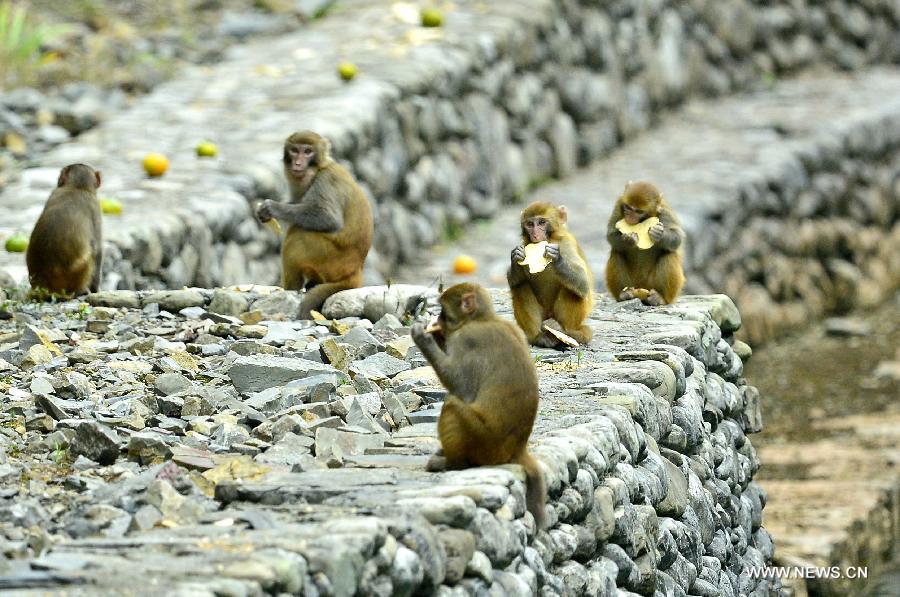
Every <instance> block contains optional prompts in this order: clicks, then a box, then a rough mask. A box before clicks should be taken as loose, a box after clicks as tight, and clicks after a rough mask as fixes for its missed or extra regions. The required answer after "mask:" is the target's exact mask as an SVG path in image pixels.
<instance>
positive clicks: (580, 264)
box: [506, 202, 594, 348]
mask: <svg viewBox="0 0 900 597" xmlns="http://www.w3.org/2000/svg"><path fill="white" fill-rule="evenodd" d="M567 218H568V213H567V212H566V208H565V206H563V205H560V206H559V207H556V206H554V205H551V204H550V203H543V202H535V203H532V204H531V205H529V206H528V207H526V208H525V210H524V211H523V212H522V217H521V225H522V244H520V245H519V246H517V247H516V248H515V249H513V251H512V255H511V263H510V266H509V271H508V272H507V274H506V278H507V280H508V281H509V288H510V290H511V291H512V303H513V313H514V314H515V317H516V321H517V322H518V324H519V326H520V327H521V328H522V330H524V332H525V336H526V337H527V338H528V341H529V342H530V343H531V344H534V345H535V346H542V347H545V348H554V347H556V346H558V345H559V344H560V340H559V339H558V338H557V337H556V336H555V335H553V334H551V333H549V332H547V331H546V330H544V329H542V326H543V325H544V321H545V320H546V319H548V318H553V319H555V320H556V322H557V323H558V324H559V326H558V327H561V328H562V329H561V331H562V332H564V333H565V334H567V335H569V336H571V337H572V338H573V339H574V340H575V341H577V342H579V343H581V344H586V343H588V342H590V340H591V336H592V332H591V328H589V327H588V326H587V325H586V324H585V323H584V320H585V319H587V316H588V314H589V313H590V312H591V308H592V307H593V305H594V275H593V273H592V272H591V269H590V268H589V267H588V265H587V261H586V260H585V257H584V252H583V251H582V250H581V247H580V246H578V241H577V240H575V237H574V236H572V234H571V233H570V232H569V231H568V230H567V229H566V220H567ZM543 241H546V242H547V243H548V244H547V245H546V248H545V253H544V256H545V257H546V258H547V259H549V261H550V263H549V264H548V265H547V266H546V268H545V269H543V271H540V272H539V273H531V270H530V269H529V267H528V266H523V265H520V262H521V261H523V260H524V259H525V252H526V249H525V245H526V244H532V243H540V242H543ZM548 327H550V326H548ZM553 327H554V329H557V326H553Z"/></svg>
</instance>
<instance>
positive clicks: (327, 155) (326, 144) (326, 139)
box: [322, 137, 331, 161]
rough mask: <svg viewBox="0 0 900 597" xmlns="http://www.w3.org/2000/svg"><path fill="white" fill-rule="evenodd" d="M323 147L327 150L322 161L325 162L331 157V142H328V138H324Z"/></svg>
mask: <svg viewBox="0 0 900 597" xmlns="http://www.w3.org/2000/svg"><path fill="white" fill-rule="evenodd" d="M322 146H323V147H324V148H325V155H324V156H323V157H322V160H323V161H325V160H327V159H328V158H330V157H331V141H329V140H328V137H322Z"/></svg>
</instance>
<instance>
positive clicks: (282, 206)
mask: <svg viewBox="0 0 900 597" xmlns="http://www.w3.org/2000/svg"><path fill="white" fill-rule="evenodd" d="M283 159H284V173H285V176H286V177H287V181H288V186H289V187H290V199H289V201H288V202H287V203H284V202H280V201H272V200H271V199H267V200H265V201H262V202H260V203H259V204H258V205H257V206H256V217H257V219H258V220H259V221H260V222H262V223H264V224H265V223H268V222H272V221H273V219H277V220H282V221H283V222H286V223H287V224H288V229H287V233H286V234H285V236H284V240H283V242H282V244H281V275H282V286H284V288H286V289H288V290H304V289H306V290H307V292H306V295H305V296H304V297H303V301H302V303H301V304H300V313H299V314H298V316H299V317H300V319H309V318H310V314H311V312H312V311H313V310H319V309H320V308H321V307H322V303H324V302H325V299H327V298H328V297H329V296H331V295H332V294H334V293H336V292H339V291H341V290H347V289H349V288H358V287H360V286H362V282H363V264H364V263H365V260H366V255H368V253H369V249H370V248H371V246H372V236H373V234H374V229H373V224H372V209H371V207H370V206H369V200H368V199H367V198H366V195H365V193H364V192H363V190H362V189H361V188H360V186H359V185H358V184H357V183H356V181H355V180H353V176H351V175H350V172H348V171H347V169H346V168H344V167H343V166H341V165H340V164H338V163H337V162H336V161H335V160H334V159H333V158H332V157H331V155H330V145H329V143H328V140H327V139H325V138H324V137H322V136H320V135H318V134H316V133H314V132H312V131H302V132H299V133H294V134H292V135H291V136H290V137H288V138H287V140H286V141H285V143H284V158H283ZM276 224H277V222H276ZM270 227H271V228H272V229H273V231H275V233H276V234H278V233H279V232H280V229H281V227H280V225H271V224H270Z"/></svg>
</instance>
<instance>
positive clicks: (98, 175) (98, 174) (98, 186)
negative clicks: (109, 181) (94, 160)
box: [94, 170, 102, 189]
mask: <svg viewBox="0 0 900 597" xmlns="http://www.w3.org/2000/svg"><path fill="white" fill-rule="evenodd" d="M94 178H96V179H97V188H98V189H99V188H100V182H101V180H102V177H101V176H100V171H99V170H95V171H94Z"/></svg>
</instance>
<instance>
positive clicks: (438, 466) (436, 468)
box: [425, 450, 447, 473]
mask: <svg viewBox="0 0 900 597" xmlns="http://www.w3.org/2000/svg"><path fill="white" fill-rule="evenodd" d="M425 470H426V471H428V472H431V473H439V472H443V471H445V470H447V459H446V458H445V457H444V453H443V452H442V451H441V450H438V451H437V452H435V453H434V454H432V455H431V458H429V459H428V463H427V464H426V465H425Z"/></svg>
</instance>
